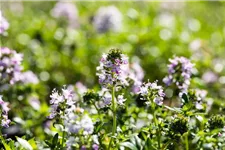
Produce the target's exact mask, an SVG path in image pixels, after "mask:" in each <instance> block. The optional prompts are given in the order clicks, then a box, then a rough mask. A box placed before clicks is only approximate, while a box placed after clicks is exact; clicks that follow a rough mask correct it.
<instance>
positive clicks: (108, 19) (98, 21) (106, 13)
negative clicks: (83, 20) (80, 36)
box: [93, 6, 126, 61]
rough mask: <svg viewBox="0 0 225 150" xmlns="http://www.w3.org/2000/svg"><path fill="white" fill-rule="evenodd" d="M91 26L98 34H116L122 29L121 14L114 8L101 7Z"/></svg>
mask: <svg viewBox="0 0 225 150" xmlns="http://www.w3.org/2000/svg"><path fill="white" fill-rule="evenodd" d="M93 25H94V27H95V29H96V30H97V31H98V32H100V33H104V32H107V31H109V30H112V31H114V32H117V31H119V30H120V29H121V27H122V14H121V13H120V11H119V10H118V9H117V8H116V7H115V6H108V7H101V8H99V9H98V11H97V13H96V15H95V17H94V21H93ZM125 61H126V60H125Z"/></svg>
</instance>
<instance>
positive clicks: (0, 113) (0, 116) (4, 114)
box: [0, 95, 11, 128]
mask: <svg viewBox="0 0 225 150" xmlns="http://www.w3.org/2000/svg"><path fill="white" fill-rule="evenodd" d="M8 105H9V103H8V102H4V101H3V100H2V96H1V95H0V107H1V108H0V120H1V126H2V127H5V128H7V127H9V124H10V122H11V121H10V120H9V119H8V112H9V110H10V109H9V107H8Z"/></svg>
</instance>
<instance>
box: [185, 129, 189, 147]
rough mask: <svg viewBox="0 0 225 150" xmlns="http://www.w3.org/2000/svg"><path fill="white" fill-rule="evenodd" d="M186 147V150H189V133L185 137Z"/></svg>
mask: <svg viewBox="0 0 225 150" xmlns="http://www.w3.org/2000/svg"><path fill="white" fill-rule="evenodd" d="M185 147H186V150H189V142H188V132H187V133H186V135H185Z"/></svg>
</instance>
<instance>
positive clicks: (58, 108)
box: [48, 88, 75, 119]
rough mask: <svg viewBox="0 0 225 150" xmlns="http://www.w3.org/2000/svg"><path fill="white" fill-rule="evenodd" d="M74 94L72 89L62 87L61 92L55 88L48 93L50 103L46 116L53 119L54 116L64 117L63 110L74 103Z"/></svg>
mask: <svg viewBox="0 0 225 150" xmlns="http://www.w3.org/2000/svg"><path fill="white" fill-rule="evenodd" d="M73 97H74V95H73V92H72V90H70V89H68V88H67V89H66V88H63V89H62V94H61V93H59V92H58V91H57V90H56V89H54V90H53V91H52V94H51V95H50V98H51V100H50V104H51V113H50V115H49V116H48V118H49V119H53V118H55V117H62V118H63V117H64V116H63V112H64V111H65V110H66V108H68V107H69V106H72V105H74V104H75V100H74V98H73Z"/></svg>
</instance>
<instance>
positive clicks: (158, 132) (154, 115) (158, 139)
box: [153, 111, 161, 149]
mask: <svg viewBox="0 0 225 150" xmlns="http://www.w3.org/2000/svg"><path fill="white" fill-rule="evenodd" d="M155 112H156V111H154V112H153V119H154V123H155V126H156V127H157V130H156V131H157V133H156V134H157V141H158V149H160V147H161V146H160V139H161V136H160V130H159V125H158V120H157V118H156V114H155Z"/></svg>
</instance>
